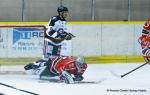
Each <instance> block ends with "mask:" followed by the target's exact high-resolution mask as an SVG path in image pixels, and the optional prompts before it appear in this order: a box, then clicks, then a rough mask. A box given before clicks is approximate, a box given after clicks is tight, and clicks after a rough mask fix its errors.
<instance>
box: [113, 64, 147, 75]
mask: <svg viewBox="0 0 150 95" xmlns="http://www.w3.org/2000/svg"><path fill="white" fill-rule="evenodd" d="M146 64H148V62H146V63H144V64H142V65H140V66H138V67H136V68H134V69H133V70H131V71H129V72H127V73H125V74H122V75H117V74H115V73H114V72H111V73H112V74H113V75H114V76H116V77H120V78H123V77H125V76H126V75H128V74H130V73H132V72H133V71H135V70H137V69H139V68H141V67H143V66H145V65H146Z"/></svg>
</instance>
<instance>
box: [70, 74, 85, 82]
mask: <svg viewBox="0 0 150 95" xmlns="http://www.w3.org/2000/svg"><path fill="white" fill-rule="evenodd" d="M83 79H84V78H83V76H82V75H77V76H75V78H73V80H74V81H82V80H83Z"/></svg>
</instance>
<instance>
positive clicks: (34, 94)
mask: <svg viewBox="0 0 150 95" xmlns="http://www.w3.org/2000/svg"><path fill="white" fill-rule="evenodd" d="M0 85H3V86H6V87H9V88H12V89H15V90H19V91H22V92H26V93H29V94H32V95H39V94H36V93H33V92H30V91H27V90H23V89H18V88H16V87H14V86H11V85H8V84H4V83H0Z"/></svg>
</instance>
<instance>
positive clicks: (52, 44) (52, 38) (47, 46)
mask: <svg viewBox="0 0 150 95" xmlns="http://www.w3.org/2000/svg"><path fill="white" fill-rule="evenodd" d="M57 12H58V16H53V17H52V18H51V19H50V21H49V24H48V29H47V31H46V33H45V41H44V58H48V57H49V56H56V55H57V56H59V55H60V51H61V44H62V42H63V41H64V40H71V39H72V38H73V37H74V35H72V34H71V33H68V32H67V31H68V30H67V26H66V18H67V16H68V8H67V7H65V6H60V7H58V9H57Z"/></svg>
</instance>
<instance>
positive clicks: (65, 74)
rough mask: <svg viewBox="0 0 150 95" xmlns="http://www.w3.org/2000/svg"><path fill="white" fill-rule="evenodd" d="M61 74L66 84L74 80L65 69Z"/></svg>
mask: <svg viewBox="0 0 150 95" xmlns="http://www.w3.org/2000/svg"><path fill="white" fill-rule="evenodd" d="M62 76H63V79H64V80H65V83H66V84H72V83H74V80H73V78H72V76H71V74H69V73H68V72H67V71H63V72H62Z"/></svg>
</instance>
